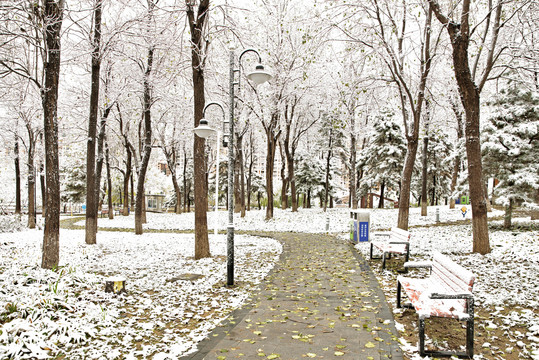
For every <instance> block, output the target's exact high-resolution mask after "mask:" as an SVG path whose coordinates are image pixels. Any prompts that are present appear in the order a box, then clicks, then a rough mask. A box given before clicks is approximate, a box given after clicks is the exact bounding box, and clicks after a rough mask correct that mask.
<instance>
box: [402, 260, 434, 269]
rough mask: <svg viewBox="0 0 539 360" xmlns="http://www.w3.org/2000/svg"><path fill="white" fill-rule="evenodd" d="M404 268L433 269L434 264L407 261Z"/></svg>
mask: <svg viewBox="0 0 539 360" xmlns="http://www.w3.org/2000/svg"><path fill="white" fill-rule="evenodd" d="M404 268H407V269H411V268H414V269H422V268H424V269H432V262H430V261H407V262H405V263H404Z"/></svg>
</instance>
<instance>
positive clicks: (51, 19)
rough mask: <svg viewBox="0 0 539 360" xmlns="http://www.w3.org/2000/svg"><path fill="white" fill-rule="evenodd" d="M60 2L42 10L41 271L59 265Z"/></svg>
mask: <svg viewBox="0 0 539 360" xmlns="http://www.w3.org/2000/svg"><path fill="white" fill-rule="evenodd" d="M63 7H64V2H63V0H59V1H53V0H48V1H46V2H45V6H44V18H45V19H46V23H45V24H44V26H45V31H44V32H43V33H44V34H45V35H44V36H45V42H46V45H47V47H46V52H47V54H46V60H44V64H43V66H44V70H45V86H44V87H42V88H41V98H42V102H43V118H44V133H45V167H46V178H47V180H46V181H47V191H46V197H47V200H46V209H45V229H44V231H43V257H42V261H41V267H42V268H44V269H52V268H53V267H56V266H58V263H59V261H60V169H59V162H58V88H59V86H58V85H59V78H60V31H61V27H62V19H63Z"/></svg>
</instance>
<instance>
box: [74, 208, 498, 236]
mask: <svg viewBox="0 0 539 360" xmlns="http://www.w3.org/2000/svg"><path fill="white" fill-rule="evenodd" d="M465 207H466V208H467V210H468V212H467V214H466V215H465V217H463V216H462V211H461V208H462V206H460V205H457V208H455V209H449V208H448V206H439V207H438V208H439V209H440V221H457V220H463V219H468V220H469V219H471V207H470V206H469V205H465ZM434 209H435V207H432V208H431V211H429V215H428V216H426V217H421V216H419V215H420V213H421V209H420V208H410V222H409V225H410V226H423V225H429V224H434V223H435V222H436V215H435V210H434ZM359 211H366V212H369V213H370V227H371V230H380V229H389V228H391V227H394V226H395V225H396V224H397V217H398V209H359ZM217 214H218V228H219V229H220V230H226V227H227V224H228V212H226V211H218V212H217ZM501 215H503V212H502V211H498V210H495V211H493V212H491V213H489V214H488V216H489V217H494V216H501ZM265 217H266V210H251V211H247V212H246V215H245V217H244V218H241V217H240V214H234V227H235V229H236V230H246V231H248V230H258V231H292V232H303V233H323V232H326V220H327V217H329V224H330V225H329V232H330V233H343V232H347V231H349V229H350V209H348V208H337V209H328V210H327V213H324V211H323V210H321V209H319V208H313V209H299V211H298V212H297V213H292V212H291V211H290V210H281V209H274V217H273V219H270V220H265ZM147 220H148V223H147V224H144V225H143V228H144V229H155V230H190V229H193V228H194V225H195V217H194V213H193V212H191V213H183V214H171V213H167V214H157V213H147ZM84 223H85V221H84V220H82V221H79V222H77V223H76V225H79V226H84ZM98 223H99V226H100V227H106V228H122V229H133V228H134V226H135V218H134V215H133V214H131V215H130V216H116V217H115V218H114V219H113V220H109V219H108V218H100V219H99V220H98ZM208 227H209V228H210V229H211V230H213V229H214V228H215V212H211V213H208Z"/></svg>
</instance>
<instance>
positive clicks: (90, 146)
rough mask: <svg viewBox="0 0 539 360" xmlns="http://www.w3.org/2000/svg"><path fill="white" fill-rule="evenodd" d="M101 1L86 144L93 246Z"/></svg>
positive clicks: (88, 214)
mask: <svg viewBox="0 0 539 360" xmlns="http://www.w3.org/2000/svg"><path fill="white" fill-rule="evenodd" d="M101 1H102V0H96V1H95V8H94V34H93V36H94V38H93V44H92V47H93V49H92V75H91V90H90V116H89V118H88V140H87V142H86V233H85V241H86V244H95V243H96V242H97V240H96V233H97V202H98V198H99V195H98V194H99V185H100V184H99V183H98V182H97V181H96V176H95V145H96V131H97V130H96V129H97V110H98V108H99V84H100V69H101V51H100V48H101V8H102V7H101V5H102V3H101Z"/></svg>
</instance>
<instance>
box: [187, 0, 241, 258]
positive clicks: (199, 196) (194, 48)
mask: <svg viewBox="0 0 539 360" xmlns="http://www.w3.org/2000/svg"><path fill="white" fill-rule="evenodd" d="M186 5H187V17H188V19H189V26H190V30H191V65H192V71H193V98H194V126H195V127H197V126H198V125H199V122H200V119H202V117H203V110H204V104H205V97H204V59H205V55H206V54H205V53H204V49H205V48H206V47H205V46H206V45H207V44H206V39H205V36H204V33H205V30H204V28H205V23H206V19H207V14H208V8H209V0H201V1H200V2H199V5H198V10H197V14H196V17H195V12H194V9H193V2H192V1H187V0H186ZM230 120H231V121H234V120H233V119H230ZM230 135H231V136H234V134H230ZM205 142H206V141H205V139H203V138H200V137H198V136H196V135H195V136H194V144H193V159H194V187H195V259H197V260H198V259H201V258H205V257H210V256H211V254H210V244H209V241H208V218H207V207H208V194H207V192H206V191H205V190H206V187H205V177H206V165H205V164H204V148H205V146H204V145H205Z"/></svg>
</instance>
